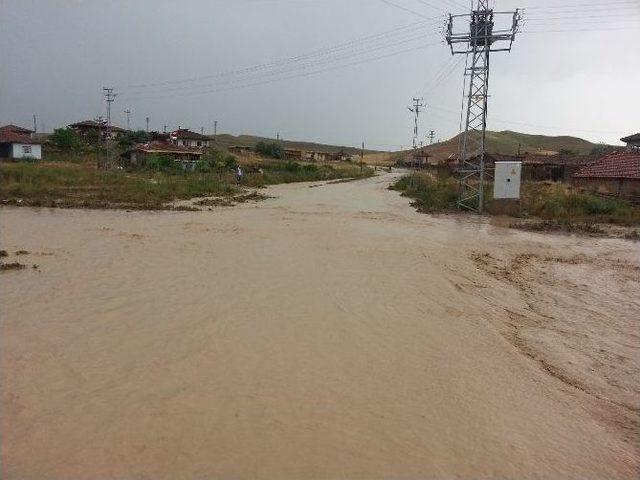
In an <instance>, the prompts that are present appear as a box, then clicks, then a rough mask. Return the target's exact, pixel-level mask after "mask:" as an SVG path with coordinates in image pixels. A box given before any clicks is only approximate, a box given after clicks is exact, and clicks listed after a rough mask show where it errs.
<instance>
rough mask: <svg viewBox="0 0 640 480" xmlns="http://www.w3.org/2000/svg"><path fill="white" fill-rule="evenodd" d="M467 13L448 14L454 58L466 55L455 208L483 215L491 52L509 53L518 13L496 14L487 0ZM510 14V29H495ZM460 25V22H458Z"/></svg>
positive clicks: (450, 44)
mask: <svg viewBox="0 0 640 480" xmlns="http://www.w3.org/2000/svg"><path fill="white" fill-rule="evenodd" d="M473 5H475V8H473V6H472V10H471V12H470V13H467V14H462V15H449V20H448V23H447V26H446V34H445V36H446V39H447V43H448V44H449V46H450V47H451V53H452V54H453V55H460V54H464V55H468V58H467V67H466V70H465V75H466V76H468V77H469V86H468V93H467V104H466V125H465V129H464V135H463V138H462V146H461V151H460V152H459V154H458V180H459V193H458V207H459V208H462V209H467V210H472V211H475V212H478V213H482V208H483V204H484V182H485V161H484V160H485V159H484V156H485V139H486V129H487V98H488V90H489V57H490V54H491V53H492V52H504V51H511V47H512V45H513V41H514V40H515V36H516V33H517V32H518V25H519V21H520V14H519V11H518V10H516V11H515V12H495V11H494V10H493V9H492V8H490V7H489V0H474V2H473ZM504 15H509V16H510V17H512V18H510V22H511V24H510V26H509V28H505V29H500V30H496V29H495V28H494V27H495V22H496V19H497V18H498V17H499V16H504ZM460 19H467V20H468V27H467V28H468V30H467V31H464V32H462V33H457V32H456V31H455V25H454V24H455V23H456V21H457V20H460ZM460 23H462V22H460Z"/></svg>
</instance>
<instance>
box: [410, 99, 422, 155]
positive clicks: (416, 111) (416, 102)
mask: <svg viewBox="0 0 640 480" xmlns="http://www.w3.org/2000/svg"><path fill="white" fill-rule="evenodd" d="M425 107H426V105H425V104H424V98H414V99H413V105H412V106H410V107H407V108H408V109H409V111H410V112H412V113H413V119H414V123H413V162H412V163H413V164H415V162H416V161H417V158H418V151H417V150H418V118H419V117H420V112H421V111H422V110H421V109H423V108H425Z"/></svg>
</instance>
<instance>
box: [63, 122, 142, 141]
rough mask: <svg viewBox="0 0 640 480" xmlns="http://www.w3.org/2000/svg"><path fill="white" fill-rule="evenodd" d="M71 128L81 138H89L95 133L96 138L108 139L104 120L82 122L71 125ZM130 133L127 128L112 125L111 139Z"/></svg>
mask: <svg viewBox="0 0 640 480" xmlns="http://www.w3.org/2000/svg"><path fill="white" fill-rule="evenodd" d="M69 128H71V129H72V130H74V131H75V132H76V133H77V134H78V135H80V136H81V137H87V136H88V135H90V134H92V133H95V135H96V136H100V137H101V138H103V139H105V138H107V122H105V121H104V120H82V121H81V122H76V123H71V124H70V125H69ZM128 131H129V130H127V129H125V128H121V127H118V126H117V125H113V124H112V125H111V135H110V139H112V140H113V139H117V138H119V137H120V136H122V135H124V134H126V133H127V132H128Z"/></svg>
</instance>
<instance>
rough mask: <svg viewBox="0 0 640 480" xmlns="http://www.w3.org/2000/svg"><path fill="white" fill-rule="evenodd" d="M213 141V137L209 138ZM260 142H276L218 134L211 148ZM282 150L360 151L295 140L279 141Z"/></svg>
mask: <svg viewBox="0 0 640 480" xmlns="http://www.w3.org/2000/svg"><path fill="white" fill-rule="evenodd" d="M210 138H211V139H213V138H214V137H213V136H210ZM260 141H264V142H277V141H278V140H276V139H275V138H266V137H257V136H254V135H238V136H234V135H229V134H219V135H217V136H216V137H215V142H213V146H214V147H215V146H217V147H219V148H229V147H233V146H242V147H255V146H256V144H257V143H258V142H260ZM279 142H280V143H281V144H282V145H283V146H284V148H292V149H299V150H307V151H310V150H311V151H318V152H329V153H335V152H339V151H341V150H344V151H345V152H346V153H348V154H350V155H353V154H357V153H360V149H358V148H354V147H344V146H340V145H326V144H323V143H314V142H301V141H295V140H280V141H279ZM365 152H366V153H375V152H376V150H365Z"/></svg>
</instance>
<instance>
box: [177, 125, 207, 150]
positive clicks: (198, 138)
mask: <svg viewBox="0 0 640 480" xmlns="http://www.w3.org/2000/svg"><path fill="white" fill-rule="evenodd" d="M169 140H170V141H171V143H173V144H175V145H180V146H181V147H199V148H206V147H208V146H209V137H207V136H206V135H201V134H199V133H196V132H192V131H191V130H187V129H186V128H179V129H178V130H176V131H174V132H171V133H170V134H169Z"/></svg>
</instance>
